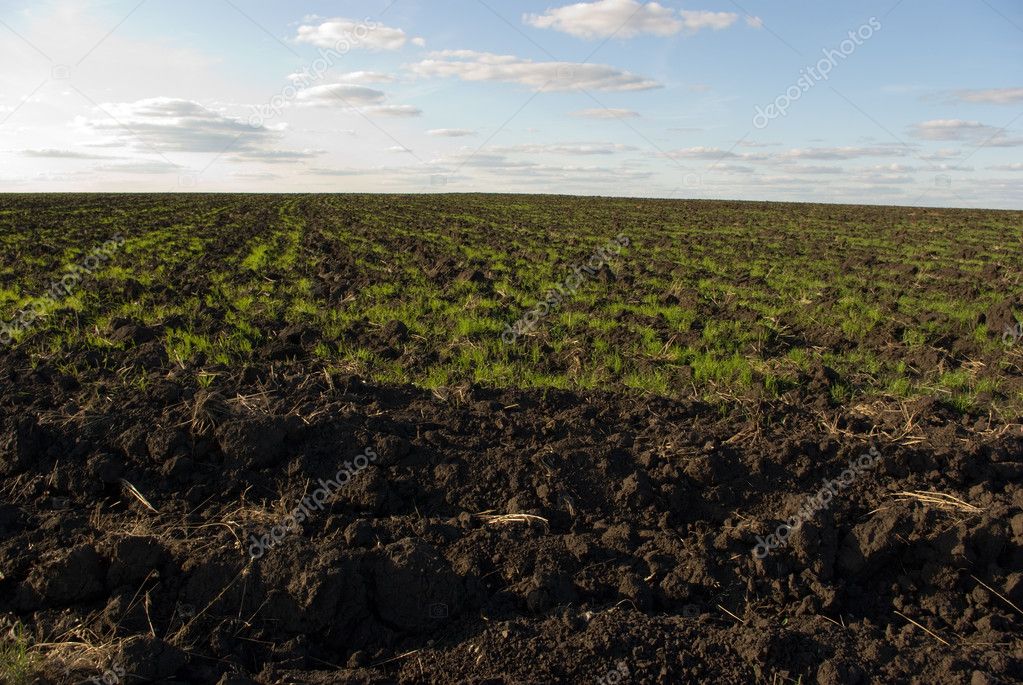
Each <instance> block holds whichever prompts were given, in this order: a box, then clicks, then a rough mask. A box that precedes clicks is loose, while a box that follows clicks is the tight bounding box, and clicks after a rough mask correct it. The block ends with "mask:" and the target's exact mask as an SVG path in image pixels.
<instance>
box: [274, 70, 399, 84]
mask: <svg viewBox="0 0 1023 685" xmlns="http://www.w3.org/2000/svg"><path fill="white" fill-rule="evenodd" d="M288 80H289V81H291V82H292V83H297V84H299V85H305V84H308V83H309V82H311V81H313V80H314V77H313V75H311V74H308V73H302V72H296V73H294V74H288ZM335 80H336V81H338V82H340V83H359V84H363V83H393V82H394V81H397V79H396V78H395V77H394V76H392V75H390V74H385V73H383V72H379V71H349V72H346V73H343V74H338V75H337V77H336V79H335Z"/></svg>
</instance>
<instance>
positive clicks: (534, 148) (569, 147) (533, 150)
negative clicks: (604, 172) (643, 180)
mask: <svg viewBox="0 0 1023 685" xmlns="http://www.w3.org/2000/svg"><path fill="white" fill-rule="evenodd" d="M491 149H492V150H493V152H497V153H516V152H527V153H530V154H562V155H613V154H616V153H618V152H634V151H635V150H636V148H635V147H633V146H631V145H622V144H621V143H555V144H550V145H544V144H540V143H524V144H522V145H509V146H505V147H494V148H491Z"/></svg>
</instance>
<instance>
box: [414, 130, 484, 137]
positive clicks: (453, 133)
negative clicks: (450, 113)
mask: <svg viewBox="0 0 1023 685" xmlns="http://www.w3.org/2000/svg"><path fill="white" fill-rule="evenodd" d="M426 135H429V136H435V137H438V138H466V137H468V136H474V135H476V131H473V130H470V129H467V128H434V129H430V130H429V131H427V132H426Z"/></svg>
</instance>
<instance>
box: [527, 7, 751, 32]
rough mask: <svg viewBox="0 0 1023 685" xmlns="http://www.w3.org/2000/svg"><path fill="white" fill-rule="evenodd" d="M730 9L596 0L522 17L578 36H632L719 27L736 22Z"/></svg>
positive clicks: (536, 25)
mask: <svg viewBox="0 0 1023 685" xmlns="http://www.w3.org/2000/svg"><path fill="white" fill-rule="evenodd" d="M738 17H739V15H737V14H735V13H733V12H705V11H691V10H682V11H680V12H676V11H675V10H674V9H672V8H670V7H665V6H663V5H661V4H659V3H657V2H639V1H638V0H596V2H580V3H576V4H574V5H566V6H564V7H558V8H552V9H548V10H547V11H546V12H545V13H544V14H526V15H524V16H523V18H522V20H523V21H524V22H525V23H526V24H529V25H530V26H534V27H536V28H540V29H553V30H555V31H561V32H562V33H567V34H569V35H572V36H576V37H578V38H609V37H611V36H614V37H616V38H633V37H635V36H639V35H642V34H650V35H654V36H662V37H663V36H674V35H676V34H678V33H681V32H683V31H686V32H690V33H695V32H697V31H700V30H702V29H713V30H715V31H719V30H721V29H725V28H728V27H729V26H731V25H732V24H734V23H735V21H736V19H738Z"/></svg>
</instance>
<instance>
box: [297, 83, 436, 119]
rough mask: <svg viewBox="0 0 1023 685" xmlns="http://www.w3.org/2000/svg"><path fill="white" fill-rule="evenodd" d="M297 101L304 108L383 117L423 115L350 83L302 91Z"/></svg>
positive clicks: (409, 106) (381, 92)
mask: <svg viewBox="0 0 1023 685" xmlns="http://www.w3.org/2000/svg"><path fill="white" fill-rule="evenodd" d="M295 101H296V102H297V103H298V104H299V105H300V106H304V107H340V108H342V109H352V110H355V109H361V110H363V111H365V112H368V113H373V114H381V115H383V116H395V117H417V116H419V115H420V114H422V113H423V111H422V110H421V109H419V108H418V107H413V106H411V105H390V104H385V103H386V101H387V94H386V93H384V92H383V91H382V90H376V89H375V88H367V87H366V86H356V85H352V84H348V83H328V84H325V85H322V86H313V87H311V88H306V89H304V90H300V91H299V92H298V95H297V96H296V98H295Z"/></svg>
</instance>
